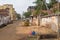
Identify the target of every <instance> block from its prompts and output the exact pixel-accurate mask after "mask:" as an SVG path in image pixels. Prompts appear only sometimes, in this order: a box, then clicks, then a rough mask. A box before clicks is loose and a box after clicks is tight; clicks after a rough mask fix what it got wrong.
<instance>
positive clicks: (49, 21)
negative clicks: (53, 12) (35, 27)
mask: <svg viewBox="0 0 60 40" xmlns="http://www.w3.org/2000/svg"><path fill="white" fill-rule="evenodd" d="M40 21H41V22H40V25H41V26H45V27H47V28H51V29H52V30H53V31H55V32H57V31H58V17H57V16H52V17H46V18H42V19H41V20H40Z"/></svg>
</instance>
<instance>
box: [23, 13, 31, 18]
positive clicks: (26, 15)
mask: <svg viewBox="0 0 60 40" xmlns="http://www.w3.org/2000/svg"><path fill="white" fill-rule="evenodd" d="M30 15H31V12H24V14H23V16H25V18H28V17H30Z"/></svg>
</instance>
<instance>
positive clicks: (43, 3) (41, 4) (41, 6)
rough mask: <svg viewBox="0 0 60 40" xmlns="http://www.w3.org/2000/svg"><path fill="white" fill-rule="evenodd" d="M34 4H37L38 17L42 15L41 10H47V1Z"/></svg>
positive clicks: (38, 1)
mask: <svg viewBox="0 0 60 40" xmlns="http://www.w3.org/2000/svg"><path fill="white" fill-rule="evenodd" d="M34 3H36V9H35V10H36V13H35V14H36V15H39V14H41V10H47V8H46V5H45V0H36V2H34Z"/></svg>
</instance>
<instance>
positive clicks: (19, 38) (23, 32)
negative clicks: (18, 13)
mask: <svg viewBox="0 0 60 40" xmlns="http://www.w3.org/2000/svg"><path fill="white" fill-rule="evenodd" d="M21 24H22V23H21V21H16V22H14V23H13V24H9V25H7V26H6V27H4V28H2V29H0V40H26V38H27V35H29V33H30V32H31V31H36V32H37V33H38V32H39V31H40V30H39V28H38V27H37V26H34V27H33V26H30V27H23V26H21ZM42 29H43V31H46V30H48V29H46V30H44V28H42ZM40 32H41V31H40ZM46 32H47V31H46ZM46 32H44V33H46ZM49 32H51V31H49ZM47 33H48V32H47Z"/></svg>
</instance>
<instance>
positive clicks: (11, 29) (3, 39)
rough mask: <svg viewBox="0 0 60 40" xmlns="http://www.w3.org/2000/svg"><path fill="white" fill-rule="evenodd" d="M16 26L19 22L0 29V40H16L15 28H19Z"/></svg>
mask: <svg viewBox="0 0 60 40" xmlns="http://www.w3.org/2000/svg"><path fill="white" fill-rule="evenodd" d="M18 24H19V21H17V22H15V23H13V24H9V25H7V26H6V27H4V28H2V29H0V40H17V38H16V27H17V26H19V25H18Z"/></svg>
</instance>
